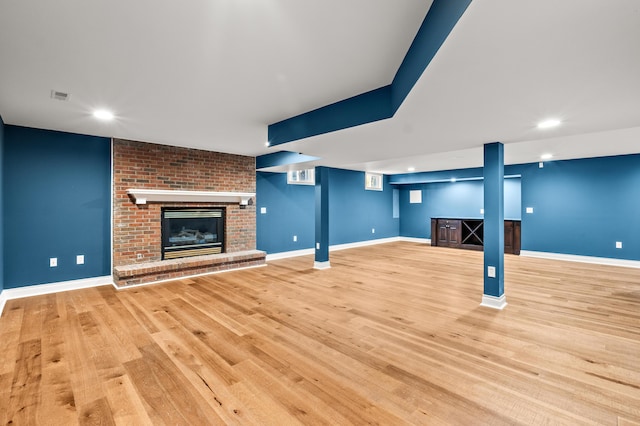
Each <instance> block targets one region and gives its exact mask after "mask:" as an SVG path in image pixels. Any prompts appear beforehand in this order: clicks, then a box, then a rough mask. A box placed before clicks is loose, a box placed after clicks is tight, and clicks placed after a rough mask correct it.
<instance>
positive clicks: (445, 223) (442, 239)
mask: <svg viewBox="0 0 640 426" xmlns="http://www.w3.org/2000/svg"><path fill="white" fill-rule="evenodd" d="M436 237H437V240H438V245H439V246H442V247H458V246H459V245H460V221H459V220H449V219H442V220H438V221H437V229H436Z"/></svg>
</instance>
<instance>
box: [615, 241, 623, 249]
mask: <svg viewBox="0 0 640 426" xmlns="http://www.w3.org/2000/svg"><path fill="white" fill-rule="evenodd" d="M616 248H617V249H618V248H622V241H616Z"/></svg>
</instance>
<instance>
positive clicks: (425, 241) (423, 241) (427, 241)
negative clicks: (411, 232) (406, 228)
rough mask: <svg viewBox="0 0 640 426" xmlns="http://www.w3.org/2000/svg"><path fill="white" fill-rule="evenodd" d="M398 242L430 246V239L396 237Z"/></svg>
mask: <svg viewBox="0 0 640 426" xmlns="http://www.w3.org/2000/svg"><path fill="white" fill-rule="evenodd" d="M398 241H404V242H407V243H420V244H426V245H429V246H430V245H431V239H430V238H416V237H398Z"/></svg>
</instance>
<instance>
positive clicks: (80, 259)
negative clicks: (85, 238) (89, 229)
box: [76, 254, 84, 265]
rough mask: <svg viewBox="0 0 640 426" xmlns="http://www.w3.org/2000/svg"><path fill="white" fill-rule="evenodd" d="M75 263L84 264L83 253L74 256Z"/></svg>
mask: <svg viewBox="0 0 640 426" xmlns="http://www.w3.org/2000/svg"><path fill="white" fill-rule="evenodd" d="M76 265H84V254H79V255H77V256H76Z"/></svg>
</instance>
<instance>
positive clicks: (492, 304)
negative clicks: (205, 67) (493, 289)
mask: <svg viewBox="0 0 640 426" xmlns="http://www.w3.org/2000/svg"><path fill="white" fill-rule="evenodd" d="M480 306H486V307H487V308H492V309H500V310H502V309H504V307H505V306H507V296H505V295H504V294H503V295H502V296H500V297H496V296H490V295H488V294H483V295H482V303H480Z"/></svg>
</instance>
